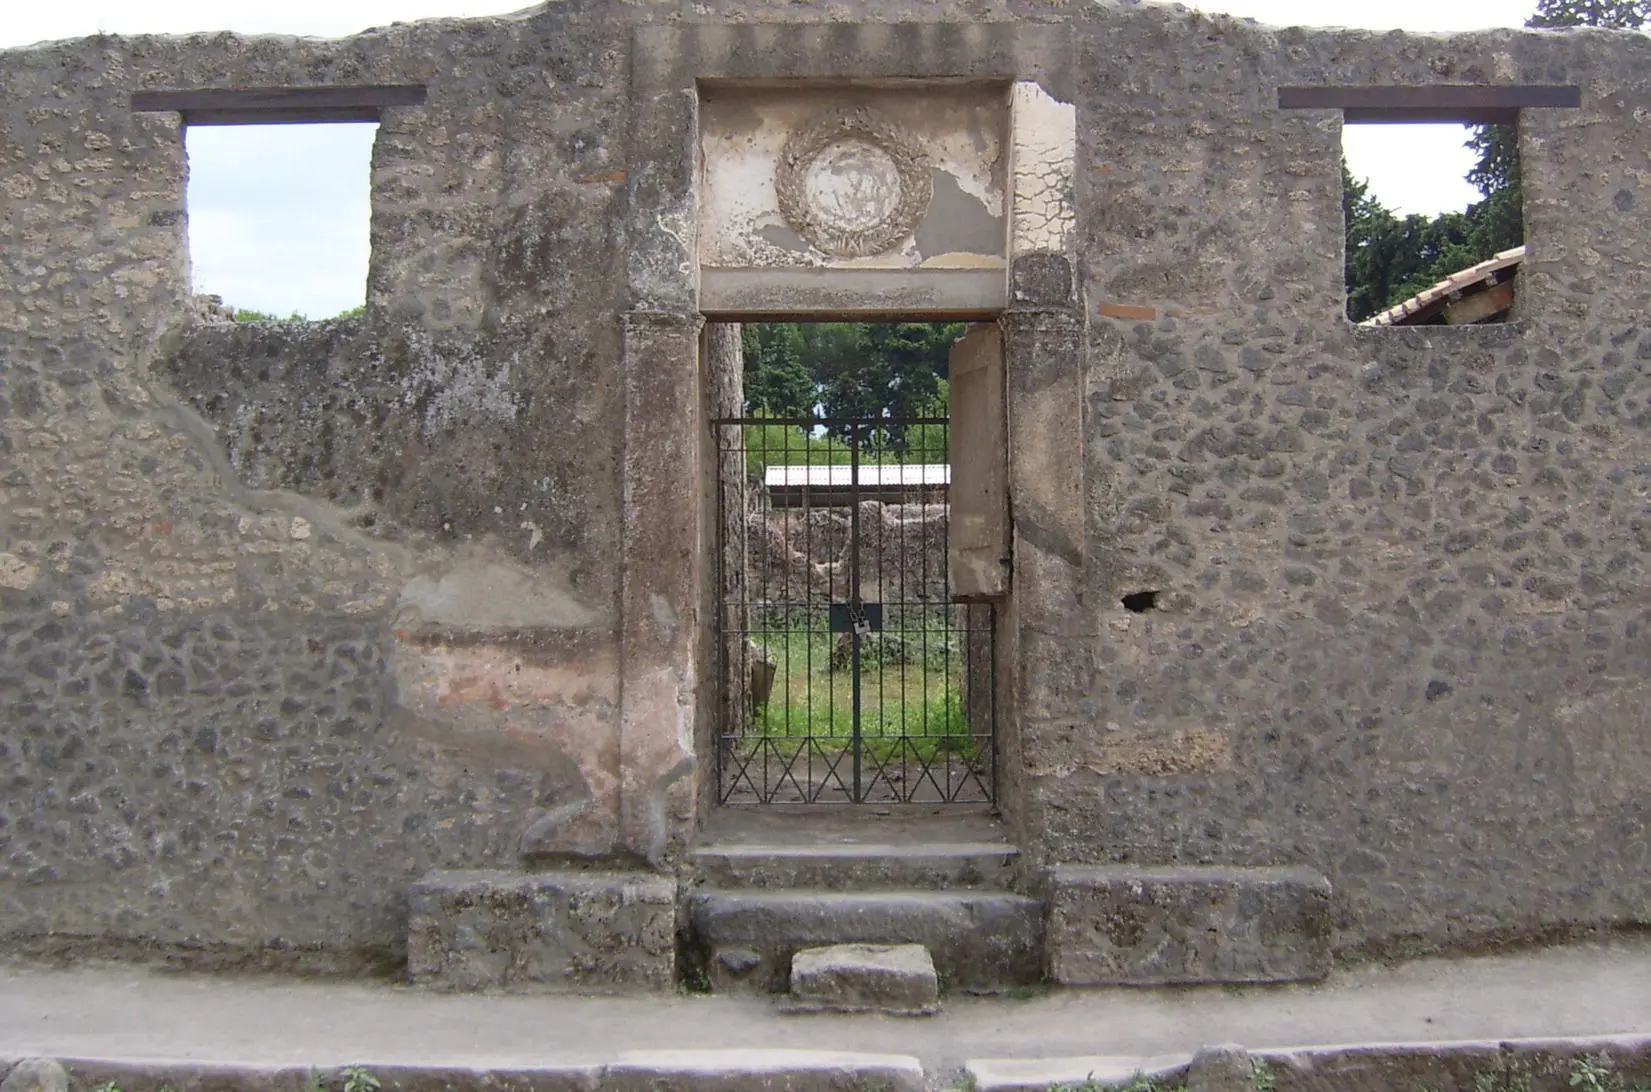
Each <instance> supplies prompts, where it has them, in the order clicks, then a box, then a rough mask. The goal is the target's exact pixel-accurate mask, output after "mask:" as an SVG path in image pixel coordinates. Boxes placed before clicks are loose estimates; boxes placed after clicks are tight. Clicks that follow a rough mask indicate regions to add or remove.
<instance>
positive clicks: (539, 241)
mask: <svg viewBox="0 0 1651 1092" xmlns="http://www.w3.org/2000/svg"><path fill="white" fill-rule="evenodd" d="M624 41H625V38H624V35H623V34H621V33H620V32H619V31H617V30H616V29H614V28H612V27H597V28H594V29H593V28H586V27H578V26H569V25H566V24H564V23H559V22H552V23H544V22H534V21H531V20H509V21H489V22H483V23H472V24H466V25H456V24H424V25H420V26H417V27H402V28H397V29H395V30H391V31H384V32H378V33H370V34H366V35H362V36H360V37H358V38H354V39H350V40H346V41H341V42H318V41H308V40H296V39H276V38H262V39H244V38H238V37H234V36H230V35H214V36H204V35H203V36H194V37H189V38H130V39H116V38H102V39H92V40H83V41H77V42H70V43H64V44H61V45H51V46H45V47H42V48H39V49H35V50H23V51H15V52H11V53H7V54H6V55H5V60H4V63H3V65H0V69H3V75H0V103H3V106H0V187H3V190H0V193H3V195H4V196H3V197H0V202H3V204H0V253H3V254H4V258H5V265H6V268H7V276H6V278H5V279H4V284H3V286H0V360H3V362H4V363H3V373H0V379H3V384H4V391H3V393H4V398H3V399H0V416H3V420H0V443H3V445H4V449H3V450H4V455H5V462H6V464H7V468H6V472H5V478H4V484H3V486H0V489H3V491H4V507H3V511H0V526H3V528H4V530H3V546H0V550H3V553H0V597H3V607H4V613H3V616H0V633H3V639H4V644H3V649H4V651H3V655H0V665H3V666H0V700H3V702H4V708H5V713H4V715H3V717H0V768H3V769H4V771H5V775H4V776H5V783H6V785H7V791H6V793H5V794H4V795H5V800H4V803H3V804H0V935H4V936H6V937H7V938H8V942H9V943H11V944H12V945H13V946H14V947H21V948H25V949H26V948H28V947H30V946H51V945H59V944H65V943H73V942H74V940H75V938H77V937H79V938H100V939H102V940H108V941H113V942H117V943H124V942H133V943H137V942H142V943H148V942H159V943H161V944H170V945H182V946H187V947H203V948H205V949H207V950H209V951H211V950H216V949H219V948H234V949H245V948H259V947H262V946H271V945H273V946H276V947H278V948H289V949H306V948H314V949H319V950H321V951H322V953H323V956H324V958H323V961H324V962H325V961H333V962H336V961H338V960H341V959H346V958H350V957H354V956H362V957H371V958H373V959H378V958H380V957H382V956H384V955H386V954H388V955H390V956H391V957H392V958H393V957H394V954H395V949H396V947H397V946H398V944H399V943H400V941H399V938H400V937H401V936H402V934H403V932H404V929H405V923H404V921H403V915H404V912H403V909H402V907H401V906H400V890H401V888H402V886H403V885H404V884H405V883H406V882H408V881H409V880H411V879H412V878H414V877H416V876H418V875H420V874H421V873H423V872H424V871H425V870H426V869H428V868H431V867H440V866H455V867H476V866H485V865H501V864H503V865H514V864H515V863H516V862H517V861H518V859H519V856H520V855H521V854H523V853H527V854H530V855H550V856H553V857H555V856H576V857H600V858H611V857H613V856H615V855H618V854H623V853H624V852H625V847H624V846H623V844H622V841H621V838H620V835H619V831H618V825H619V824H618V809H619V804H618V800H617V795H616V785H617V781H618V744H617V719H618V713H617V710H618V668H617V660H618V638H617V631H616V608H615V601H616V596H617V575H616V572H615V569H614V566H613V563H612V558H613V557H614V556H615V555H616V554H617V552H618V540H619V526H618V525H619V517H618V509H619V481H618V470H617V465H618V459H619V433H620V421H619V404H620V403H619V383H618V380H617V377H616V376H614V374H613V373H614V362H615V360H616V357H617V353H618V345H619V337H618V332H617V330H616V328H615V325H614V323H613V321H612V320H611V313H612V310H613V307H614V298H615V296H616V288H615V285H616V277H617V274H616V272H615V266H616V263H615V262H614V260H613V258H612V250H613V247H614V242H613V240H614V238H615V236H616V235H617V230H618V229H617V226H616V221H617V211H616V210H617V208H618V203H619V199H620V194H621V189H622V187H621V184H620V183H621V182H622V179H623V168H622V164H623V158H624V151H623V149H624V140H625V127H624V123H623V119H624V114H625V105H624V104H625V72H624V64H623V61H624V50H623V43H624ZM316 83H322V84H326V83H336V84H362V83H368V84H371V83H380V84H388V83H426V84H428V85H430V86H431V87H432V88H433V89H436V90H434V92H433V96H432V101H431V103H430V105H429V106H427V107H424V108H419V109H417V110H416V111H408V112H405V113H402V112H397V111H389V112H387V115H386V117H385V118H384V121H383V124H382V127H381V131H380V134H379V137H378V143H377V147H376V149H375V154H374V166H373V174H372V186H373V199H374V220H373V245H374V251H373V259H372V271H371V286H370V294H371V313H370V317H369V318H368V319H366V320H350V321H340V322H332V323H323V324H313V325H298V326H246V325H230V324H214V323H212V322H209V321H204V320H202V319H201V318H199V317H198V316H197V314H196V313H195V311H194V310H193V309H192V308H191V307H190V306H189V305H188V302H187V292H188V285H187V281H186V260H187V258H186V254H185V228H186V216H187V212H186V209H185V208H184V183H185V171H186V164H185V161H184V154H183V144H182V139H181V138H182V133H181V130H180V126H179V123H178V119H177V116H176V115H173V114H135V113H133V112H132V110H131V108H130V106H129V102H128V96H129V94H130V93H131V92H132V91H133V90H136V89H140V88H146V87H148V88H152V87H191V86H205V87H225V86H227V87H246V86H281V85H307V84H316ZM580 255H583V257H580Z"/></svg>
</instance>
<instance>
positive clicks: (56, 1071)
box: [0, 1058, 69, 1092]
mask: <svg viewBox="0 0 1651 1092" xmlns="http://www.w3.org/2000/svg"><path fill="white" fill-rule="evenodd" d="M0 1092H69V1074H68V1071H67V1070H65V1069H64V1068H63V1063H61V1062H59V1061H57V1060H56V1059H55V1058H24V1059H23V1060H22V1061H20V1062H18V1063H17V1064H16V1065H14V1066H12V1067H11V1072H10V1073H7V1074H6V1079H5V1080H3V1081H0Z"/></svg>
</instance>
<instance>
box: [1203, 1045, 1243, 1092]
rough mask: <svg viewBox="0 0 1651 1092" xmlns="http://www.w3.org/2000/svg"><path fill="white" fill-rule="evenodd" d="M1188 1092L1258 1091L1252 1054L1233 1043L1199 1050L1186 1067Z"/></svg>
mask: <svg viewBox="0 0 1651 1092" xmlns="http://www.w3.org/2000/svg"><path fill="white" fill-rule="evenodd" d="M1187 1092H1256V1088H1255V1064H1254V1063H1253V1062H1252V1061H1251V1060H1250V1052H1249V1051H1247V1050H1245V1049H1244V1048H1243V1047H1241V1046H1237V1045H1234V1044H1230V1043H1229V1044H1226V1045H1223V1046H1211V1047H1205V1048H1204V1049H1202V1050H1200V1051H1199V1052H1198V1053H1197V1054H1194V1055H1193V1056H1192V1064H1190V1065H1189V1066H1187Z"/></svg>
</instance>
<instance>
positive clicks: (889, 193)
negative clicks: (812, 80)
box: [774, 106, 934, 258]
mask: <svg viewBox="0 0 1651 1092" xmlns="http://www.w3.org/2000/svg"><path fill="white" fill-rule="evenodd" d="M774 188H775V190H776V192H777V193H778V195H779V201H780V215H782V216H784V217H785V221H786V223H788V224H790V225H791V227H792V230H794V231H796V233H797V234H798V235H801V236H802V237H803V238H804V239H806V240H807V241H808V242H809V243H811V244H813V245H814V246H815V247H817V248H819V249H820V250H823V251H825V252H826V253H827V254H833V255H836V256H837V257H842V258H861V257H865V256H867V255H871V254H881V253H883V252H884V251H887V250H891V249H893V248H894V246H895V245H896V244H897V243H899V242H900V241H901V240H903V239H905V238H906V237H907V236H908V235H910V234H912V232H914V231H916V230H917V225H918V223H919V222H920V221H921V220H922V219H923V214H924V213H926V212H927V211H928V209H929V202H930V201H931V200H932V199H933V198H934V180H933V179H932V178H931V177H930V175H929V157H928V155H927V154H926V153H925V152H924V151H923V148H922V146H921V145H920V144H919V143H918V142H917V141H916V140H914V139H913V138H912V136H911V134H909V133H908V132H906V130H905V129H904V128H902V127H901V126H900V125H899V124H898V123H897V122H895V121H893V120H892V119H890V118H888V117H886V116H885V115H883V114H880V113H878V112H877V111H876V110H873V109H871V108H870V107H867V106H841V107H836V108H834V109H831V110H827V111H825V112H824V113H822V114H819V115H817V116H815V117H814V118H812V119H810V120H809V121H808V122H806V123H805V124H803V125H802V126H800V127H798V128H797V129H795V130H793V131H792V133H791V135H790V137H788V138H787V139H786V142H785V147H784V148H783V149H781V151H780V158H779V164H778V165H777V167H776V168H775V172H774Z"/></svg>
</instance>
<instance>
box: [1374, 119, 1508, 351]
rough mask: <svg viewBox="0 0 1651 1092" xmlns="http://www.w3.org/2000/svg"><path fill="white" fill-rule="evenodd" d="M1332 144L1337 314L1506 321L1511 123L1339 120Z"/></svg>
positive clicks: (1402, 321)
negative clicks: (1339, 245)
mask: <svg viewBox="0 0 1651 1092" xmlns="http://www.w3.org/2000/svg"><path fill="white" fill-rule="evenodd" d="M1342 153H1343V173H1342V187H1343V188H1342V214H1343V218H1344V226H1345V228H1346V235H1347V252H1346V253H1347V261H1346V269H1345V276H1346V290H1347V317H1348V318H1349V319H1350V320H1351V321H1353V322H1357V323H1364V324H1367V325H1392V326H1441V325H1471V324H1476V323H1487V322H1505V321H1507V319H1508V318H1509V316H1510V313H1511V310H1512V307H1513V298H1514V289H1515V278H1516V275H1517V272H1518V269H1519V261H1518V258H1519V257H1522V256H1523V255H1522V253H1517V252H1518V251H1519V248H1521V247H1523V246H1524V243H1525V227H1524V207H1523V205H1524V202H1523V196H1522V192H1521V187H1520V172H1519V134H1518V127H1517V126H1516V125H1462V124H1414V125H1402V124H1401V125H1394V124H1349V125H1347V126H1346V127H1345V128H1344V129H1343V130H1342ZM1510 252H1515V254H1514V256H1513V257H1506V256H1507V255H1509V254H1510ZM1499 255H1501V256H1505V257H1501V258H1499ZM1447 281H1448V282H1449V286H1448V287H1442V286H1443V285H1444V284H1445V282H1447Z"/></svg>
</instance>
